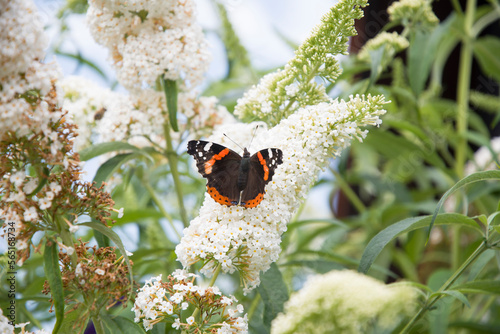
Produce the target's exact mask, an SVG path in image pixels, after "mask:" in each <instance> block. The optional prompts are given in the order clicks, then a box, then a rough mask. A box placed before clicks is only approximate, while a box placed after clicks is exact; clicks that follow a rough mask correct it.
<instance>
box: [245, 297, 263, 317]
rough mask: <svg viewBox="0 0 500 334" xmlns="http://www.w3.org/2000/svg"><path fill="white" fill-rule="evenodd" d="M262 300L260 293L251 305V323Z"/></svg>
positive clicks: (249, 314) (249, 312) (249, 313)
mask: <svg viewBox="0 0 500 334" xmlns="http://www.w3.org/2000/svg"><path fill="white" fill-rule="evenodd" d="M260 299H261V297H260V293H257V294H256V295H255V298H254V299H253V301H252V305H250V309H249V310H248V313H247V314H248V320H249V321H250V319H252V317H253V314H254V313H255V310H256V309H257V306H259V302H260Z"/></svg>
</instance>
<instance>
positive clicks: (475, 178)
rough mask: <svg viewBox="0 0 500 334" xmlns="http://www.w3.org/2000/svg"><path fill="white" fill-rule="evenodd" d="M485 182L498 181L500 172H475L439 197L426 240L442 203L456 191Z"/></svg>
mask: <svg viewBox="0 0 500 334" xmlns="http://www.w3.org/2000/svg"><path fill="white" fill-rule="evenodd" d="M485 180H500V170H488V171H483V172H476V173H474V174H471V175H468V176H466V177H464V178H463V179H461V180H460V181H458V182H457V183H456V184H455V185H454V186H453V187H451V188H450V189H449V190H448V191H447V192H446V193H445V194H444V195H443V197H441V199H440V200H439V202H438V204H437V206H436V210H435V211H434V214H433V215H432V220H431V222H430V225H429V233H428V235H427V239H429V236H430V234H431V230H432V226H434V221H435V219H436V217H437V214H438V213H439V210H441V207H442V206H443V204H444V201H446V199H447V198H448V197H449V196H450V195H451V194H453V193H454V192H455V191H456V190H458V189H460V188H462V187H464V186H466V185H468V184H471V183H474V182H479V181H485Z"/></svg>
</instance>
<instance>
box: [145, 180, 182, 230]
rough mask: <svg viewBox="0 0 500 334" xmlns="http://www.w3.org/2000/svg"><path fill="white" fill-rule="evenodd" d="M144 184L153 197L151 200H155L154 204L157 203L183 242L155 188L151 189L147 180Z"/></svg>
mask: <svg viewBox="0 0 500 334" xmlns="http://www.w3.org/2000/svg"><path fill="white" fill-rule="evenodd" d="M143 184H144V187H145V188H146V190H147V191H148V192H149V195H150V196H151V199H152V200H153V202H155V204H156V206H157V207H158V209H159V210H160V212H161V214H162V215H163V216H164V217H165V218H167V220H168V222H169V223H170V226H171V227H172V229H173V230H174V232H175V234H176V235H177V238H178V239H179V240H181V237H182V236H181V234H180V233H179V231H177V229H176V228H175V224H174V221H173V219H172V217H171V216H170V214H169V213H168V212H167V210H165V207H164V206H163V203H162V202H161V200H160V199H159V198H158V195H156V192H155V190H154V189H153V187H151V185H150V184H149V182H148V181H147V180H144V182H143Z"/></svg>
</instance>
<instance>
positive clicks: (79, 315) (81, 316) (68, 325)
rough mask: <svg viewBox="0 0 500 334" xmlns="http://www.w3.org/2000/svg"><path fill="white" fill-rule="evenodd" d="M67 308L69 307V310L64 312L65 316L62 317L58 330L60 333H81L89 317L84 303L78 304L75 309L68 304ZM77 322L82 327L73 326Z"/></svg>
mask: <svg viewBox="0 0 500 334" xmlns="http://www.w3.org/2000/svg"><path fill="white" fill-rule="evenodd" d="M68 309H70V310H71V311H70V312H67V313H66V316H65V317H64V321H63V322H62V324H61V328H60V330H59V331H60V332H61V333H68V334H69V333H83V331H84V330H85V328H86V326H87V324H88V322H89V318H90V313H89V310H88V308H87V306H86V305H85V304H83V303H82V304H80V305H78V307H77V308H76V309H73V306H69V307H68ZM68 309H67V311H68ZM77 322H78V324H79V325H80V324H81V326H82V327H83V328H75V327H74V326H75V324H76V323H77Z"/></svg>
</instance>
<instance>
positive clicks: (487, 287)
mask: <svg viewBox="0 0 500 334" xmlns="http://www.w3.org/2000/svg"><path fill="white" fill-rule="evenodd" d="M453 290H458V291H460V292H463V293H485V294H494V295H500V281H497V280H478V281H473V282H467V283H464V284H459V285H455V286H454V287H453Z"/></svg>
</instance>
